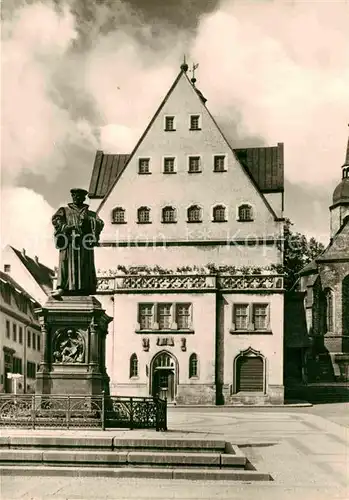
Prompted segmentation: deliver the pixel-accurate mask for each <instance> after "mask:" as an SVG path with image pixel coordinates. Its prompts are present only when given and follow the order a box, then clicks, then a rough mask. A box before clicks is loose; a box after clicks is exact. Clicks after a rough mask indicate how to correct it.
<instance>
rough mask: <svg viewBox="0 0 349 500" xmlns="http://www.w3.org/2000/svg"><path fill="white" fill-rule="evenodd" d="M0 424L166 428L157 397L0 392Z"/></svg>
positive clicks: (161, 403) (163, 408)
mask: <svg viewBox="0 0 349 500" xmlns="http://www.w3.org/2000/svg"><path fill="white" fill-rule="evenodd" d="M0 426H2V427H25V428H31V429H36V428H57V427H58V428H64V429H71V428H77V427H80V428H100V429H103V430H105V429H107V428H117V427H126V428H129V429H145V428H154V429H156V430H157V431H161V430H164V431H166V430H167V402H166V400H162V399H160V398H158V397H154V398H153V397H126V396H109V395H106V394H102V395H101V396H83V395H81V396H79V395H78V396H75V395H74V396H70V395H69V396H68V395H46V394H42V395H37V394H32V395H29V394H1V395H0Z"/></svg>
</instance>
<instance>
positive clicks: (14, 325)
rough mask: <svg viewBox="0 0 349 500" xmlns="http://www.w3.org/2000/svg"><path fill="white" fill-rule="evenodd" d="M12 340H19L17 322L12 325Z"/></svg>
mask: <svg viewBox="0 0 349 500" xmlns="http://www.w3.org/2000/svg"><path fill="white" fill-rule="evenodd" d="M12 340H13V342H17V325H16V324H15V323H13V325H12Z"/></svg>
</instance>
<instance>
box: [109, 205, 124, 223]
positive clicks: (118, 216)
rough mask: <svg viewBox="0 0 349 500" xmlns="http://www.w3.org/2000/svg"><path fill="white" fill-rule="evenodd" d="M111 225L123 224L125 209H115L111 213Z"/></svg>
mask: <svg viewBox="0 0 349 500" xmlns="http://www.w3.org/2000/svg"><path fill="white" fill-rule="evenodd" d="M112 222H113V224H125V209H124V208H122V207H115V208H114V209H113V211H112Z"/></svg>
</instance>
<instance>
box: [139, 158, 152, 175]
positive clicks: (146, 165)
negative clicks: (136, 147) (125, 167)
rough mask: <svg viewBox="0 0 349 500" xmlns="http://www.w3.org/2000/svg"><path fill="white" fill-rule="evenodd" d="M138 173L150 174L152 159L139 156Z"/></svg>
mask: <svg viewBox="0 0 349 500" xmlns="http://www.w3.org/2000/svg"><path fill="white" fill-rule="evenodd" d="M138 173H139V174H150V159H149V158H139V160H138Z"/></svg>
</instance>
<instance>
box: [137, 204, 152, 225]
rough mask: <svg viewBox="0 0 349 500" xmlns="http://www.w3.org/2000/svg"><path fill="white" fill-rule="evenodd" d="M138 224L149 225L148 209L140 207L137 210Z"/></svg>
mask: <svg viewBox="0 0 349 500" xmlns="http://www.w3.org/2000/svg"><path fill="white" fill-rule="evenodd" d="M137 217H138V224H149V223H150V208H148V207H140V208H139V209H138V210H137Z"/></svg>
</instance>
